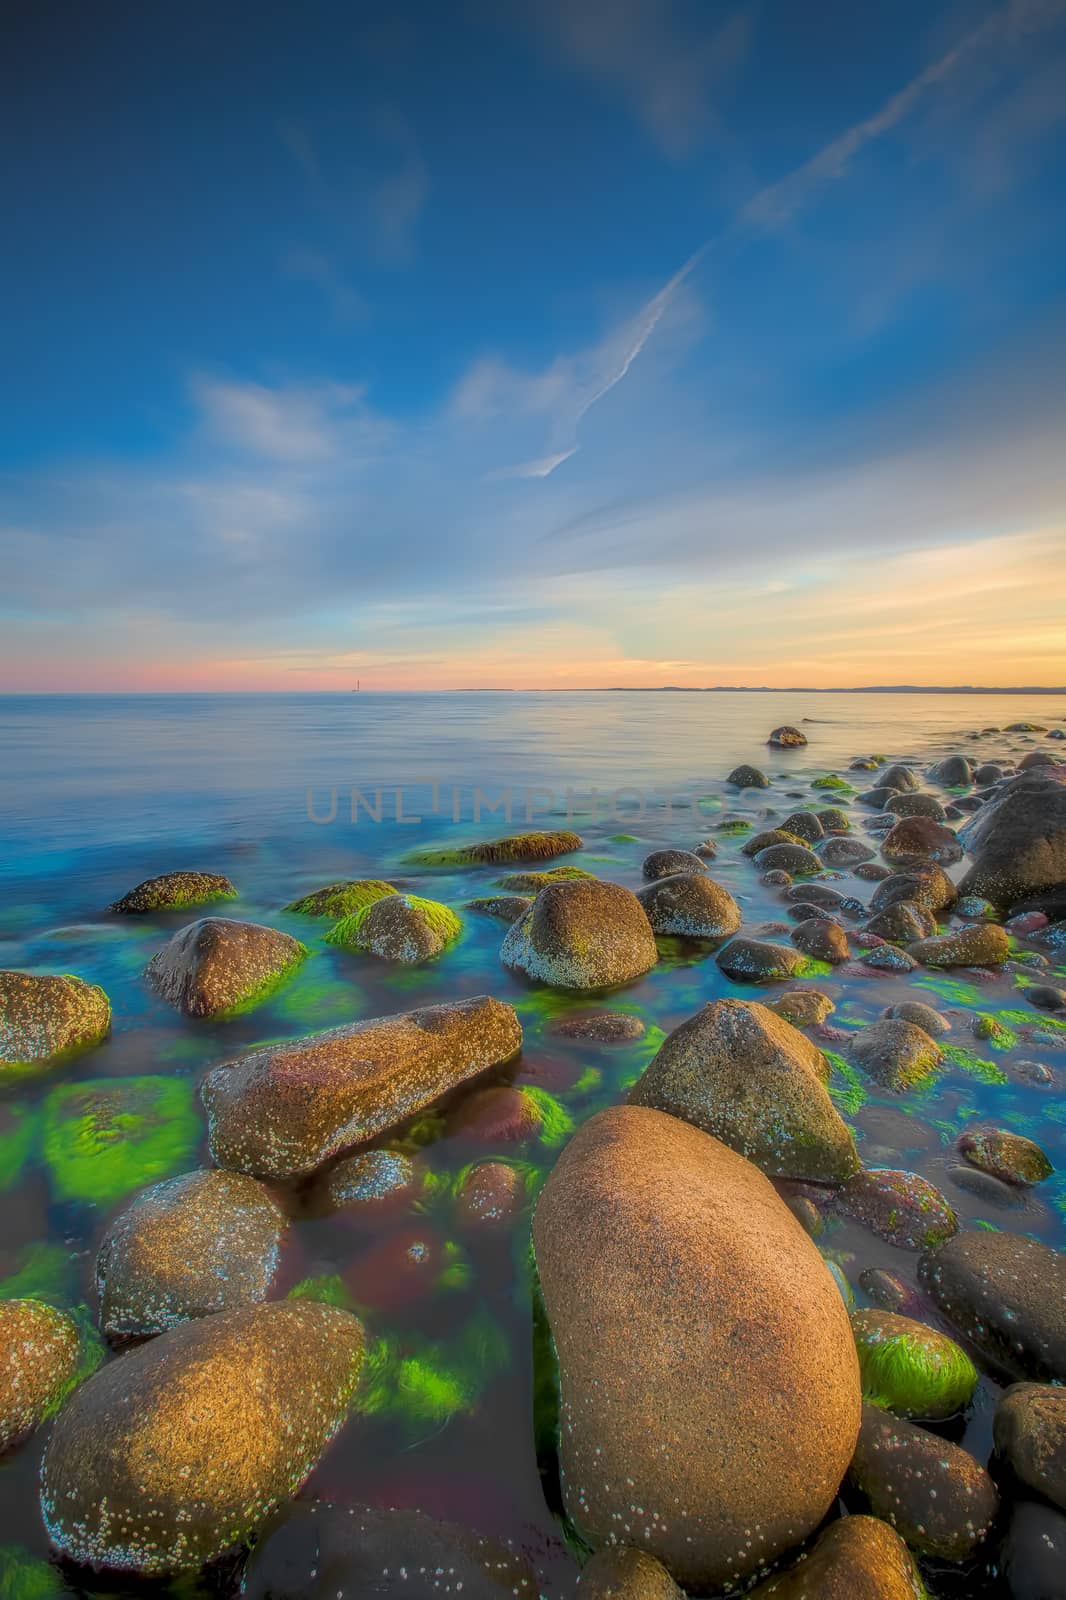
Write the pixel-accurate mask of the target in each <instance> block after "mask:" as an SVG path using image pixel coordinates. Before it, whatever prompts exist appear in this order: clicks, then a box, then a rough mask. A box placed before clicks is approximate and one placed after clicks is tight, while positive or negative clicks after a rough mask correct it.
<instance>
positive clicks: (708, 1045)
mask: <svg viewBox="0 0 1066 1600" xmlns="http://www.w3.org/2000/svg"><path fill="white" fill-rule="evenodd" d="M828 1072H829V1069H828V1065H827V1063H826V1060H825V1057H824V1056H823V1055H822V1053H821V1051H819V1050H816V1049H815V1047H814V1045H813V1044H812V1043H811V1042H810V1040H809V1039H808V1038H806V1037H805V1035H804V1034H802V1033H799V1032H798V1031H797V1030H796V1029H795V1028H793V1027H792V1026H791V1024H790V1023H788V1022H786V1021H785V1020H784V1019H783V1018H782V1017H779V1016H775V1014H774V1013H773V1012H772V1011H770V1010H769V1009H768V1008H767V1007H766V1006H761V1005H758V1004H756V1003H755V1002H753V1001H747V1000H715V1001H712V1002H711V1003H710V1004H708V1005H705V1006H704V1007H703V1009H702V1010H701V1011H697V1012H696V1015H695V1016H693V1017H690V1018H689V1019H688V1021H687V1022H683V1023H682V1024H681V1026H680V1027H679V1028H675V1029H674V1031H673V1033H671V1034H669V1035H668V1036H667V1038H666V1039H665V1040H664V1042H663V1044H662V1046H661V1047H660V1049H659V1051H658V1054H657V1055H656V1056H655V1057H654V1058H653V1060H652V1061H651V1062H650V1063H649V1065H648V1066H647V1068H646V1069H645V1071H644V1074H643V1076H642V1077H641V1078H640V1079H639V1081H638V1082H637V1083H636V1084H635V1085H634V1087H633V1088H632V1089H631V1090H630V1092H629V1101H630V1104H631V1105H639V1106H651V1107H652V1108H653V1109H655V1110H656V1111H666V1112H669V1114H670V1115H671V1116H674V1117H679V1118H681V1119H682V1120H683V1121H685V1122H691V1123H693V1124H694V1125H695V1126H696V1127H697V1128H702V1129H703V1131H704V1132H705V1133H712V1134H714V1135H715V1137H716V1138H718V1139H720V1140H721V1141H722V1142H723V1144H727V1145H729V1146H730V1148H731V1149H733V1150H736V1151H738V1152H739V1153H740V1154H741V1155H743V1156H746V1157H747V1158H748V1160H749V1161H753V1162H754V1163H755V1165H756V1166H757V1167H759V1168H760V1169H761V1170H762V1171H763V1172H765V1173H767V1174H769V1175H770V1176H771V1177H775V1178H806V1179H810V1180H812V1181H814V1182H817V1183H840V1182H842V1181H843V1179H845V1178H846V1177H848V1175H849V1174H851V1173H853V1172H855V1171H856V1170H857V1168H858V1164H859V1158H858V1156H857V1155H856V1153H855V1144H854V1141H853V1139H852V1137H851V1134H850V1133H849V1132H848V1129H847V1128H846V1126H845V1125H844V1123H843V1122H842V1120H841V1118H840V1116H839V1114H838V1113H837V1111H836V1108H835V1107H834V1105H833V1102H832V1101H831V1100H830V1098H829V1095H828V1093H827V1092H826V1089H825V1080H826V1078H827V1077H828Z"/></svg>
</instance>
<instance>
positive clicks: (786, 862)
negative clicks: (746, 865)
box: [754, 844, 822, 875]
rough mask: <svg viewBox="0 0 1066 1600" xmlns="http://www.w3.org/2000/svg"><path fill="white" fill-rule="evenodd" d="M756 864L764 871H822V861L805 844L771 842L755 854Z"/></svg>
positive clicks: (793, 872) (794, 872) (794, 873)
mask: <svg viewBox="0 0 1066 1600" xmlns="http://www.w3.org/2000/svg"><path fill="white" fill-rule="evenodd" d="M754 860H755V865H756V866H757V867H759V868H760V869H761V870H762V871H763V872H769V871H770V870H771V869H773V870H774V871H781V872H789V873H792V874H793V875H796V874H798V873H802V872H821V870H822V863H821V861H819V859H818V857H817V856H816V855H815V853H814V851H813V850H808V849H807V846H806V845H805V844H771V845H767V847H766V849H765V850H760V851H759V853H758V854H757V855H756V856H755V858H754Z"/></svg>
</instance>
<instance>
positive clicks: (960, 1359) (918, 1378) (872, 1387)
mask: <svg viewBox="0 0 1066 1600" xmlns="http://www.w3.org/2000/svg"><path fill="white" fill-rule="evenodd" d="M851 1328H852V1332H853V1333H854V1335H855V1347H856V1349H857V1350H858V1352H859V1370H860V1372H861V1374H862V1393H863V1399H864V1400H868V1401H869V1402H870V1403H871V1404H872V1405H876V1406H880V1407H881V1408H882V1410H885V1411H891V1412H892V1413H893V1414H894V1415H895V1416H897V1417H908V1418H914V1419H917V1420H919V1421H920V1420H922V1419H923V1418H924V1419H940V1418H944V1417H951V1416H954V1415H955V1414H956V1413H957V1412H959V1411H961V1410H962V1409H963V1408H964V1407H965V1406H967V1405H968V1404H969V1402H970V1400H971V1399H972V1397H973V1392H974V1390H975V1388H976V1387H977V1370H976V1368H975V1367H974V1364H973V1362H972V1361H971V1360H970V1358H969V1356H968V1355H967V1354H966V1352H965V1351H964V1350H962V1349H961V1348H960V1347H959V1345H957V1344H956V1343H955V1341H954V1339H949V1338H948V1336H947V1334H944V1333H940V1332H938V1330H937V1329H935V1328H930V1327H927V1326H926V1324H925V1323H923V1322H916V1321H915V1320H914V1318H912V1317H905V1316H901V1315H900V1314H899V1313H898V1312H893V1311H883V1310H876V1309H870V1310H864V1311H856V1312H854V1313H853V1314H852V1318H851Z"/></svg>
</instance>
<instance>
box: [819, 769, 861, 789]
mask: <svg viewBox="0 0 1066 1600" xmlns="http://www.w3.org/2000/svg"><path fill="white" fill-rule="evenodd" d="M811 788H812V789H829V790H831V791H832V792H833V794H854V793H855V792H856V791H855V788H854V786H853V785H852V784H850V783H849V782H848V781H847V779H846V778H838V777H837V775H836V773H835V772H827V773H826V774H825V777H824V778H815V780H814V782H813V783H812V784H811Z"/></svg>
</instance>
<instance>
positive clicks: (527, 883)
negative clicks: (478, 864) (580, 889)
mask: <svg viewBox="0 0 1066 1600" xmlns="http://www.w3.org/2000/svg"><path fill="white" fill-rule="evenodd" d="M595 876H596V874H595V873H594V872H586V871H585V869H584V867H575V866H571V865H567V866H564V867H544V868H542V869H541V870H539V871H538V870H536V869H535V868H534V869H532V870H529V871H526V872H506V873H504V875H503V877H502V878H497V879H496V882H497V884H498V886H499V887H500V888H501V889H507V890H508V891H509V892H512V893H515V894H528V895H534V894H539V893H540V891H541V890H542V889H546V888H547V887H548V885H549V883H570V882H572V881H573V880H574V879H575V878H594V877H595Z"/></svg>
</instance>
